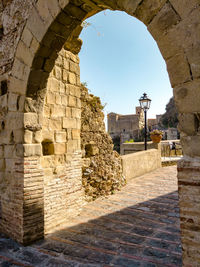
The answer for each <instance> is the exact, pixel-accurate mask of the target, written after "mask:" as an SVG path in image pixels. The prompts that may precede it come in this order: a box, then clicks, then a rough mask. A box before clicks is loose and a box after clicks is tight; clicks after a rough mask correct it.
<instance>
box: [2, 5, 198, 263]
mask: <svg viewBox="0 0 200 267" xmlns="http://www.w3.org/2000/svg"><path fill="white" fill-rule="evenodd" d="M105 9H112V10H121V11H125V12H126V13H127V14H129V15H131V16H134V17H136V18H138V19H139V20H140V21H142V22H143V23H144V24H145V25H146V26H147V28H148V30H149V32H150V33H151V35H152V36H153V38H154V39H155V41H156V42H157V45H158V47H159V49H160V52H161V54H162V56H163V58H164V60H165V62H166V65H167V70H168V73H169V78H170V82H171V85H172V87H173V90H174V99H175V104H176V106H177V109H178V112H179V130H180V132H181V143H182V147H183V153H184V158H183V160H182V161H181V162H180V163H179V165H178V185H179V204H180V218H181V235H182V245H183V265H184V266H190V265H191V263H192V264H193V266H198V265H199V263H200V255H199V240H200V231H199V221H200V215H199V207H200V187H199V185H200V150H199V146H200V134H199V130H200V127H199V125H200V119H199V118H200V115H199V114H200V94H199V92H200V90H199V88H200V81H199V77H200V55H199V43H200V35H199V32H200V30H199V29H200V16H199V14H200V3H199V0H102V1H99V0H28V1H24V0H18V1H16V0H9V1H1V2H0V14H1V16H0V58H1V61H0V74H1V78H0V83H1V84H0V88H1V89H0V181H1V194H0V195H1V199H0V202H1V220H0V228H1V231H2V232H4V233H6V234H7V235H9V236H10V237H12V238H14V239H15V240H18V241H19V242H22V243H24V244H25V243H28V242H32V241H34V240H36V239H39V238H42V237H43V236H44V234H45V233H46V232H49V231H54V230H55V229H56V227H59V226H60V225H61V224H62V223H63V220H64V217H65V215H66V218H68V215H67V210H68V211H69V210H70V208H71V207H73V203H77V206H79V207H80V206H81V205H82V203H83V202H82V201H80V202H79V199H81V195H82V194H83V188H82V184H81V183H80V181H81V179H82V173H81V164H82V159H81V146H80V128H81V123H80V122H81V120H80V113H79V112H81V111H80V94H79V93H77V92H79V90H78V88H79V87H80V78H79V72H78V68H77V66H78V61H77V55H78V53H79V51H80V49H81V40H80V39H79V38H78V37H79V34H80V32H81V30H82V27H81V24H82V22H83V21H84V20H85V19H86V18H88V17H90V16H92V15H94V14H96V13H98V12H100V11H103V10H105ZM133 34H134V33H133ZM63 48H65V50H68V51H69V52H70V53H71V56H70V57H71V59H70V62H71V63H70V64H69V65H68V64H66V65H65V67H64V68H62V67H61V66H58V65H56V64H55V62H56V59H58V58H59V57H60V56H61V57H62V54H64V50H63ZM58 60H59V59H58ZM74 63H75V64H74ZM58 64H60V63H58ZM62 64H64V59H63V63H62ZM63 66H64V65H63ZM74 66H76V67H75V68H74ZM53 68H54V69H55V73H53V76H51V75H52V70H53ZM49 79H50V80H52V81H49ZM66 79H67V80H66ZM64 81H65V82H67V84H65V86H66V87H65V86H64V87H63V83H64ZM48 84H49V88H48V86H47V85H48ZM52 84H53V85H52ZM68 85H69V86H68ZM69 87H71V88H74V90H73V89H72V91H71V93H70V89H66V88H69ZM50 88H51V89H50ZM53 88H57V89H56V90H57V91H58V92H59V93H58V95H59V94H63V95H65V96H66V98H67V102H65V103H64V102H63V103H62V100H61V106H62V108H63V107H64V106H65V107H66V109H64V108H63V110H65V112H64V114H63V115H61V114H62V112H63V111H61V113H59V115H58V116H57V118H56V119H55V118H54V116H52V114H53V113H51V112H53V109H54V107H53V106H56V105H58V106H56V108H57V107H59V106H60V104H59V101H60V100H58V99H59V96H58V99H55V102H54V103H52V105H53V106H52V107H49V108H50V110H51V111H50V115H48V112H47V114H46V115H44V109H45V101H47V102H48V101H50V100H46V99H48V98H49V97H48V92H50V91H51V90H54V89H53ZM56 101H57V102H56ZM49 105H51V103H49ZM47 109H48V108H47ZM78 113H79V114H78ZM54 114H55V115H56V112H54ZM44 116H50V117H48V123H46V120H44ZM45 127H46V129H47V128H48V129H49V131H52V132H54V139H53V140H51V139H47V138H45V136H43V133H44V129H45ZM59 132H61V136H62V138H61V139H59V138H58V135H59V134H58V133H59ZM64 132H66V140H65V138H64V136H65V133H64ZM63 133H64V134H63ZM40 134H41V138H39V137H38V136H40ZM68 134H69V135H68ZM28 135H30V136H29V137H28ZM63 138H64V139H63ZM60 143H64V144H65V145H64V149H63V145H62V148H61V145H60ZM53 153H54V154H55V155H59V157H58V158H59V167H60V170H61V169H62V168H64V170H65V171H64V172H63V171H62V172H60V171H59V169H57V170H55V171H54V169H53V176H51V175H50V176H48V175H47V173H48V172H47V170H46V171H45V172H44V169H49V171H50V173H51V172H52V168H51V166H50V168H48V166H47V168H43V167H42V164H43V159H44V157H52V158H53ZM57 153H58V154H57ZM47 154H48V155H47ZM56 157H57V156H56ZM56 157H55V158H56ZM56 172H57V173H56ZM63 174H64V176H63ZM48 177H49V178H50V177H53V179H52V181H50V179H49V178H48ZM48 179H49V181H48ZM68 182H69V183H71V184H72V187H73V186H74V188H75V190H74V191H73V188H72V189H71V188H70V189H69V186H66V188H68V190H69V191H68V192H67V191H65V189H64V186H65V185H66V184H67V183H68ZM57 186H58V187H59V190H58V188H57ZM79 186H80V187H79ZM45 187H46V188H45ZM70 190H71V191H70ZM54 194H55V195H56V202H57V205H56V206H54V204H53V202H54V198H53V196H54ZM68 197H69V198H68ZM63 198H65V199H66V201H64V202H63ZM68 199H70V201H68ZM63 203H65V204H64V206H63ZM78 203H79V204H78ZM51 205H52V206H51ZM63 207H64V209H63ZM77 208H78V207H77ZM63 210H64V212H62V211H63ZM74 210H75V209H73V208H72V212H73V211H74ZM54 211H55V212H56V216H55V218H53V214H54ZM63 213H65V215H64V214H63ZM48 218H49V219H48ZM50 220H52V222H53V223H52V225H51V221H50Z"/></svg>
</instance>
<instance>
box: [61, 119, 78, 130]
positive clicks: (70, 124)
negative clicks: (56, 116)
mask: <svg viewBox="0 0 200 267" xmlns="http://www.w3.org/2000/svg"><path fill="white" fill-rule="evenodd" d="M63 128H64V129H68V128H71V129H76V128H77V122H76V119H74V118H63Z"/></svg>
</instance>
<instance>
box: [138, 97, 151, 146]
mask: <svg viewBox="0 0 200 267" xmlns="http://www.w3.org/2000/svg"><path fill="white" fill-rule="evenodd" d="M139 102H140V107H141V109H142V110H143V111H144V149H145V150H147V110H148V109H149V108H150V105H151V99H150V98H148V97H147V94H146V93H144V94H143V96H141V97H140V99H139Z"/></svg>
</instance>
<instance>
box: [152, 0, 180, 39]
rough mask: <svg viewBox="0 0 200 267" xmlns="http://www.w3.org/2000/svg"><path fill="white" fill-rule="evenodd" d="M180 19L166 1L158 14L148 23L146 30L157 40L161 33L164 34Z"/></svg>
mask: <svg viewBox="0 0 200 267" xmlns="http://www.w3.org/2000/svg"><path fill="white" fill-rule="evenodd" d="M180 20H181V18H180V17H179V15H178V14H177V13H176V12H175V11H174V9H173V7H172V6H171V4H170V3H169V2H168V3H166V4H165V5H164V6H163V8H162V9H161V10H160V12H159V13H158V15H157V16H156V17H155V18H154V19H153V21H152V22H151V23H150V24H149V26H148V30H149V31H150V32H151V34H152V35H153V36H154V38H155V39H156V40H157V39H160V37H161V36H162V35H164V34H166V32H167V31H169V30H170V29H171V28H172V27H174V25H176V24H178V23H179V22H180Z"/></svg>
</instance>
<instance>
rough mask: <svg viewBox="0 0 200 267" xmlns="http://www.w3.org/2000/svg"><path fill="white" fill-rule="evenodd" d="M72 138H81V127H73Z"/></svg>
mask: <svg viewBox="0 0 200 267" xmlns="http://www.w3.org/2000/svg"><path fill="white" fill-rule="evenodd" d="M72 139H74V140H78V139H80V130H79V129H72Z"/></svg>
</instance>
